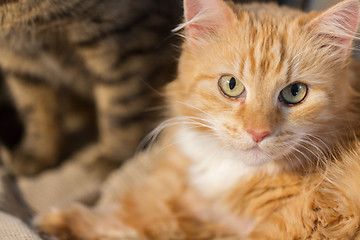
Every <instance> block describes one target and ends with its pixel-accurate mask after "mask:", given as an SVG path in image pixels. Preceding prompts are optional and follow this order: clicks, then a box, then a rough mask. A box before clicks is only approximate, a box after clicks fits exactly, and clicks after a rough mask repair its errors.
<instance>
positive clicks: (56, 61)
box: [0, 0, 181, 174]
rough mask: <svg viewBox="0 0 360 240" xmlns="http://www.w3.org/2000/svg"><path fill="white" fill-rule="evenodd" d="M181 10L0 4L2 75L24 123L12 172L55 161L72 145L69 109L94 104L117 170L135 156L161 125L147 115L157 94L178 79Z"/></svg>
mask: <svg viewBox="0 0 360 240" xmlns="http://www.w3.org/2000/svg"><path fill="white" fill-rule="evenodd" d="M180 5H181V3H179V1H177V0H171V1H169V0H160V1H158V0H142V1H131V0H121V1H119V0H103V1H97V0H70V1H59V0H49V1H38V0H14V1H3V2H1V3H0V15H1V16H2V17H1V19H0V69H1V70H2V72H3V74H4V81H5V83H6V86H7V88H8V89H9V91H10V93H11V97H12V99H13V101H14V103H15V107H16V109H17V111H18V113H19V115H20V117H21V120H22V122H23V124H24V133H23V137H22V139H21V142H20V143H19V144H18V146H17V147H16V148H15V149H13V151H12V152H11V158H10V162H8V165H9V167H10V169H12V171H13V172H14V173H17V174H34V173H37V172H38V171H40V170H42V169H44V168H46V167H49V166H53V165H54V164H56V163H57V162H58V160H59V158H60V157H61V154H62V152H63V150H62V148H63V146H64V145H66V144H68V143H67V140H65V139H64V136H66V134H67V133H66V129H65V127H64V125H66V124H65V123H64V122H65V120H64V119H66V117H67V116H66V114H67V112H71V111H73V112H74V113H76V114H78V113H79V112H81V111H83V110H84V109H81V108H84V106H86V107H87V106H90V108H91V107H92V105H91V102H95V109H96V118H97V126H96V125H95V126H92V128H97V130H96V131H97V132H98V143H99V146H100V149H101V150H100V151H101V155H102V158H103V159H107V160H109V161H110V162H115V165H117V164H118V163H119V162H120V161H121V160H123V159H125V158H127V157H129V156H131V154H132V153H133V152H134V149H135V147H136V146H137V144H138V142H139V139H141V137H142V136H143V135H144V133H145V132H147V131H148V130H149V128H151V127H153V126H154V122H156V121H155V120H156V118H154V114H150V113H149V108H150V106H151V107H153V106H156V105H157V103H158V99H157V93H156V89H159V88H160V87H161V86H163V85H164V83H165V82H168V81H169V80H170V79H171V78H172V77H173V74H174V72H175V67H174V62H175V60H176V56H177V54H176V52H175V51H174V48H173V47H172V45H173V43H174V41H175V38H173V37H172V38H169V36H170V33H171V29H173V28H174V26H175V24H176V23H177V22H178V21H179V18H180V15H181V14H179V12H181V6H180ZM68 95H69V96H71V98H68V97H67V96H68ZM73 98H75V99H76V101H70V102H69V100H68V99H72V100H73ZM79 102H80V103H81V102H85V103H86V104H84V105H81V104H80V105H79ZM88 103H90V104H88ZM75 105H79V107H78V109H76V110H74V106H75ZM67 106H70V109H71V108H72V110H69V109H67ZM68 108H69V107H68ZM79 108H80V109H79ZM64 109H66V110H64ZM85 118H88V119H89V118H95V116H94V115H90V116H89V115H85ZM90 130H92V129H90ZM90 130H89V131H90ZM85 138H86V137H85Z"/></svg>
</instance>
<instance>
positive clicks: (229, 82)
mask: <svg viewBox="0 0 360 240" xmlns="http://www.w3.org/2000/svg"><path fill="white" fill-rule="evenodd" d="M219 87H220V90H221V91H222V92H223V93H224V94H225V95H226V96H228V97H230V98H238V97H240V95H241V94H242V93H243V92H244V90H245V86H244V85H243V84H242V83H241V82H240V81H239V80H237V79H236V78H234V77H233V76H229V75H223V76H221V78H220V79H219Z"/></svg>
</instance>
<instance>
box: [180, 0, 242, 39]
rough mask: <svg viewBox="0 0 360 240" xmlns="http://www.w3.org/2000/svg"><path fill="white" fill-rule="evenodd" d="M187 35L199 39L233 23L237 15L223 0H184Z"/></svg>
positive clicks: (188, 37)
mask: <svg viewBox="0 0 360 240" xmlns="http://www.w3.org/2000/svg"><path fill="white" fill-rule="evenodd" d="M184 15H185V23H184V24H183V27H185V35H186V38H187V39H192V40H198V39H201V38H206V37H207V36H208V35H209V34H213V33H215V32H217V31H218V30H219V29H221V28H224V27H226V26H227V25H229V24H231V23H232V22H233V21H234V20H235V19H236V16H235V14H234V12H233V11H232V9H230V7H229V6H228V5H227V4H226V3H225V2H224V1H223V0H184Z"/></svg>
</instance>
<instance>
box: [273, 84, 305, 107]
mask: <svg viewBox="0 0 360 240" xmlns="http://www.w3.org/2000/svg"><path fill="white" fill-rule="evenodd" d="M307 91H308V88H307V86H306V84H304V83H293V84H290V85H289V86H287V87H286V88H284V89H283V90H282V91H281V92H280V96H279V99H280V101H281V102H285V103H286V104H297V103H300V102H301V101H303V100H304V99H305V97H306V94H307Z"/></svg>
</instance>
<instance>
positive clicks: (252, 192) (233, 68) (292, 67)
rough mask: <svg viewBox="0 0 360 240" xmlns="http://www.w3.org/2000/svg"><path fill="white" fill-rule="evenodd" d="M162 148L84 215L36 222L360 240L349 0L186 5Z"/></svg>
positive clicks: (157, 233) (170, 235)
mask: <svg viewBox="0 0 360 240" xmlns="http://www.w3.org/2000/svg"><path fill="white" fill-rule="evenodd" d="M184 10H185V23H184V24H182V25H181V26H180V27H179V29H184V35H185V41H184V43H183V46H182V47H183V51H182V55H181V57H180V60H179V65H178V76H177V78H176V80H175V81H173V82H172V83H170V84H169V85H168V87H167V89H166V94H167V95H166V96H167V101H168V106H169V119H168V120H167V121H165V122H164V123H163V124H161V125H160V126H159V127H158V128H157V129H155V130H154V132H153V134H154V135H156V134H158V133H159V132H160V131H161V130H163V132H162V134H161V136H160V138H159V139H158V140H157V141H156V143H154V144H153V145H152V146H150V147H149V149H147V150H146V151H144V152H142V153H140V154H138V155H137V156H136V157H135V158H134V159H133V160H132V161H129V162H128V163H127V164H126V165H125V166H124V167H123V168H122V169H120V170H118V171H117V172H116V173H114V174H113V175H112V176H111V177H110V178H109V180H108V182H106V183H105V185H104V189H103V195H102V199H100V201H99V203H98V205H97V206H96V207H95V208H94V209H88V208H86V207H83V206H79V205H78V206H74V207H71V208H69V209H63V210H54V211H51V212H49V213H47V214H45V215H42V216H40V217H39V218H38V219H37V221H36V224H37V225H38V226H39V227H40V229H41V230H42V231H44V232H46V233H48V234H54V235H56V236H57V237H59V238H60V239H86V240H90V239H91V240H95V239H157V240H161V239H164V240H169V239H284V240H285V239H286V240H288V239H358V238H360V233H359V230H360V229H359V228H360V227H359V226H360V215H359V213H360V191H359V190H360V161H359V159H360V141H359V140H357V137H358V130H359V116H360V115H359V95H358V93H357V91H355V87H353V86H354V85H356V80H357V79H358V76H357V75H356V72H355V70H356V68H358V67H357V65H356V63H355V62H353V63H351V60H350V55H351V48H352V42H353V38H354V37H355V33H356V30H357V27H358V22H359V12H360V5H359V2H358V0H346V1H343V2H341V3H339V4H338V5H336V6H334V7H332V8H330V9H329V10H327V11H324V12H322V13H316V12H311V13H302V12H300V11H296V10H291V9H289V8H284V7H277V6H275V5H265V4H252V5H235V4H232V3H225V2H223V1H222V0H185V2H184Z"/></svg>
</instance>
